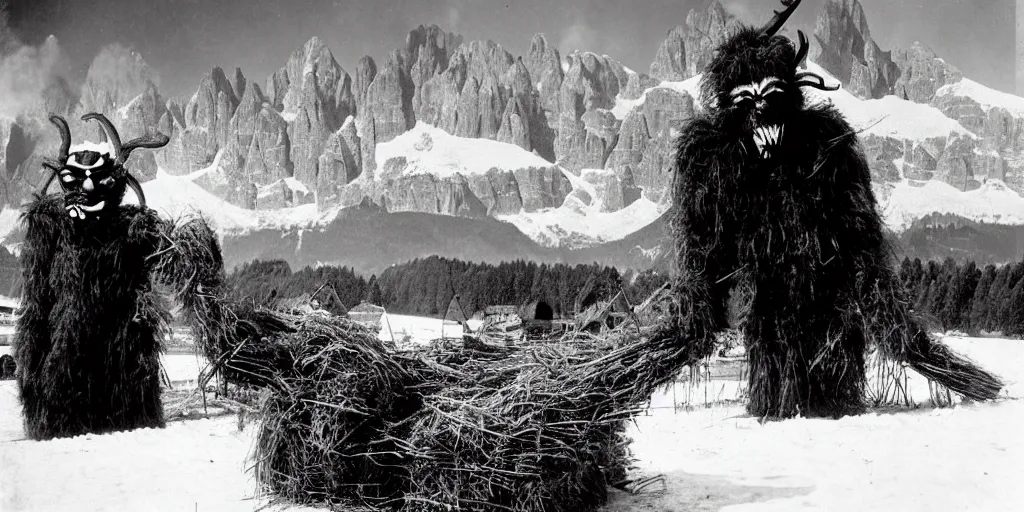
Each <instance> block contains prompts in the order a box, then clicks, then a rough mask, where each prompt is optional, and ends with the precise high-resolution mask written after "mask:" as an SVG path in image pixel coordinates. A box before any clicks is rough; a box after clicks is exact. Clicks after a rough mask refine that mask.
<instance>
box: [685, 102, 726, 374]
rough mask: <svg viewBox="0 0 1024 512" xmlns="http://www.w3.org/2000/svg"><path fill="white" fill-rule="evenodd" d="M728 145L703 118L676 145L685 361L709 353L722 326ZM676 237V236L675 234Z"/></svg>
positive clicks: (689, 124)
mask: <svg viewBox="0 0 1024 512" xmlns="http://www.w3.org/2000/svg"><path fill="white" fill-rule="evenodd" d="M733 145H734V143H730V142H728V141H727V140H726V139H725V138H723V137H721V136H720V135H719V133H718V132H717V131H716V130H715V128H714V126H713V125H712V124H711V123H710V122H709V121H707V120H704V119H700V118H698V119H695V120H693V121H691V122H690V123H688V124H687V126H686V127H685V128H684V129H683V132H682V133H681V134H680V137H679V139H678V141H677V146H676V162H675V174H674V181H673V185H672V189H673V190H672V193H673V194H674V198H673V204H674V205H675V206H674V210H673V212H672V213H671V216H670V225H671V229H672V232H673V233H674V234H675V236H674V238H675V240H676V243H675V247H674V250H675V261H676V267H675V269H674V270H675V283H674V290H675V292H674V295H675V299H676V307H677V308H678V309H677V315H678V317H677V321H678V325H677V326H676V327H677V329H678V331H679V333H678V334H679V335H680V336H681V337H683V338H685V339H687V340H689V341H691V342H693V343H694V345H693V349H692V351H691V359H692V360H697V359H699V358H702V357H705V356H707V355H709V354H710V353H711V351H712V350H713V348H714V334H715V333H717V332H718V331H720V330H722V329H724V328H725V327H727V325H728V314H727V313H728V306H727V305H728V296H729V283H728V282H727V281H728V277H729V276H730V274H732V273H733V272H735V271H736V265H737V263H736V254H737V251H736V247H735V242H734V239H733V238H731V237H727V236H723V233H727V232H730V231H732V228H731V227H730V226H731V225H732V224H733V220H732V215H731V214H730V213H731V212H730V210H729V207H730V205H729V204H728V203H727V202H726V199H727V198H729V197H730V188H731V187H730V185H731V183H733V176H735V175H736V172H737V171H738V169H739V166H740V165H742V164H741V162H740V160H739V159H738V158H737V155H739V154H740V153H739V152H738V151H737V148H735V147H733ZM680 235H681V236H680Z"/></svg>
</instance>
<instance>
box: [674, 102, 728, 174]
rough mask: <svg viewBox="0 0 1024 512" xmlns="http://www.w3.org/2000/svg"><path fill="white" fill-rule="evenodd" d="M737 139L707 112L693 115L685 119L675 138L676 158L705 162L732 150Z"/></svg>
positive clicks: (684, 160)
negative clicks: (687, 119)
mask: <svg viewBox="0 0 1024 512" xmlns="http://www.w3.org/2000/svg"><path fill="white" fill-rule="evenodd" d="M736 146H737V139H736V138H735V137H731V136H730V135H729V134H728V133H727V132H726V131H725V130H724V129H723V128H722V127H721V126H720V125H719V123H718V122H717V121H716V120H715V118H713V117H710V116H708V115H707V114H700V115H697V116H694V117H693V118H692V119H690V120H689V121H687V122H686V123H685V124H684V125H683V127H682V129H681V130H680V132H679V136H678V137H677V138H676V160H677V163H679V162H694V163H698V164H700V163H706V162H707V161H708V160H710V159H712V158H715V157H720V156H721V155H724V154H726V153H728V152H734V151H735V150H736Z"/></svg>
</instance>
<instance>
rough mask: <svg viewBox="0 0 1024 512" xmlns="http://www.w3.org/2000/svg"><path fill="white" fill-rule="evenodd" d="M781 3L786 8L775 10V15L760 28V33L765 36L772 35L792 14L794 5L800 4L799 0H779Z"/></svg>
mask: <svg viewBox="0 0 1024 512" xmlns="http://www.w3.org/2000/svg"><path fill="white" fill-rule="evenodd" d="M780 1H781V2H782V5H784V6H786V9H785V10H784V11H782V12H779V11H775V16H772V19H771V20H770V21H769V22H768V23H767V24H766V25H765V26H764V27H763V28H762V29H761V34H763V35H766V36H773V35H775V33H776V32H778V31H779V29H781V28H782V26H783V25H785V24H786V20H788V19H789V17H790V16H791V15H792V14H793V11H795V10H796V7H797V6H798V5H800V0H780Z"/></svg>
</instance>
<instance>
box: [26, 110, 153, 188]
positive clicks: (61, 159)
mask: <svg viewBox="0 0 1024 512" xmlns="http://www.w3.org/2000/svg"><path fill="white" fill-rule="evenodd" d="M82 120H83V121H96V122H98V123H99V124H100V127H101V128H102V129H103V132H104V134H106V137H107V141H108V142H109V143H110V145H111V151H110V152H111V155H112V156H113V157H114V163H115V164H116V165H117V166H118V167H123V166H124V163H125V161H127V160H128V157H129V156H131V154H132V152H133V151H135V150H136V149H138V148H150V149H156V148H162V147H164V146H166V145H167V143H168V142H170V138H169V137H167V136H166V135H164V134H162V133H157V134H155V135H145V136H142V137H139V138H136V139H132V140H130V141H128V143H127V144H121V136H120V135H119V134H118V133H117V129H116V128H114V125H113V123H111V122H110V120H109V119H107V116H105V115H103V114H99V113H96V112H92V113H89V114H86V115H84V116H82ZM50 122H51V123H53V125H54V126H56V127H57V131H59V132H60V137H61V146H60V151H59V153H58V155H57V159H56V160H55V159H52V158H45V159H43V166H44V167H46V168H47V169H50V171H51V173H50V177H49V178H48V179H47V180H46V183H45V184H44V185H43V193H44V194H45V193H46V190H47V189H48V188H50V184H51V183H53V179H54V178H55V177H56V176H57V173H59V172H60V170H61V168H63V166H64V164H65V163H66V162H67V160H68V156H69V151H71V129H70V128H69V127H68V122H67V121H66V120H64V118H63V117H61V116H58V115H56V114H52V115H50ZM125 179H126V180H127V182H128V186H129V187H131V189H132V191H133V192H135V195H136V196H137V197H138V198H139V204H140V205H142V206H143V207H145V206H146V194H145V193H143V192H142V185H141V184H139V180H137V179H135V176H132V175H131V173H128V172H125Z"/></svg>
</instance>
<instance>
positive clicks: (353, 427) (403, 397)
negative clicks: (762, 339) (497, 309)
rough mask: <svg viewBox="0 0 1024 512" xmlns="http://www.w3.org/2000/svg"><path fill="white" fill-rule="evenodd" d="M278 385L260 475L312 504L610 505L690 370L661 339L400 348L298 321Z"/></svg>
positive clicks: (329, 321)
mask: <svg viewBox="0 0 1024 512" xmlns="http://www.w3.org/2000/svg"><path fill="white" fill-rule="evenodd" d="M292 327H293V328H292V329H291V330H290V331H289V332H286V333H284V334H283V335H281V336H280V343H281V344H282V346H286V347H288V348H287V351H288V352H289V354H290V356H291V358H292V361H293V364H292V366H291V367H290V368H287V369H284V370H281V371H278V372H277V373H276V374H275V375H274V376H273V378H272V379H270V381H269V383H268V384H267V392H266V393H265V396H264V399H263V400H262V403H261V406H260V407H261V415H260V416H261V424H260V425H259V430H258V439H257V444H256V447H255V450H254V453H253V459H254V462H255V469H256V476H257V479H258V480H259V482H260V483H261V484H263V485H264V486H265V487H266V488H267V489H268V490H269V491H271V492H272V493H274V494H276V495H278V496H280V497H282V498H285V499H288V500H291V501H297V502H304V503H310V502H313V503H316V502H320V503H324V502H329V503H336V504H345V505H348V506H359V507H365V508H370V509H397V510H453V509H459V510H536V511H580V510H583V511H586V510H595V509H596V508H598V507H599V506H601V505H602V504H603V503H604V502H605V501H606V499H607V491H608V488H609V486H612V485H615V484H616V483H618V482H620V481H622V480H624V478H625V475H626V470H627V468H628V466H629V465H630V463H631V460H630V458H629V452H628V449H627V446H628V439H627V438H626V437H625V436H623V432H624V429H625V421H626V420H628V419H629V418H630V417H631V416H632V415H634V414H636V413H637V412H639V411H640V410H641V409H642V407H643V405H644V403H645V402H646V401H647V400H648V399H649V397H650V395H651V393H652V392H653V391H654V390H655V389H656V388H657V387H659V386H660V385H662V384H664V383H667V382H669V381H671V379H672V378H673V377H674V376H675V375H676V374H677V373H678V371H679V370H680V369H681V367H682V366H685V365H686V364H688V363H689V350H688V348H687V347H686V346H684V345H685V344H683V343H681V342H680V341H679V340H676V339H672V338H671V337H668V336H662V335H658V334H657V333H654V332H652V331H650V330H647V331H639V330H637V329H635V328H634V329H632V330H623V331H620V332H615V333H612V334H610V335H607V336H604V337H602V338H600V339H595V338H588V339H586V340H571V339H565V340H563V341H561V342H558V343H548V344H544V345H537V346H532V347H494V346H489V345H484V344H481V343H479V342H475V343H474V342H467V343H463V344H458V345H456V346H450V345H449V346H435V347H433V348H432V349H430V350H424V351H422V352H418V353H417V352H405V353H397V352H395V351H393V350H392V349H390V348H389V347H387V346H385V345H384V344H383V343H382V342H381V341H379V340H378V339H377V337H376V335H375V333H374V332H372V331H370V330H369V329H366V328H364V327H362V326H361V325H359V324H356V323H354V322H351V321H349V320H347V319H344V318H330V317H316V316H307V317H303V318H298V319H293V326H292Z"/></svg>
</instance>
